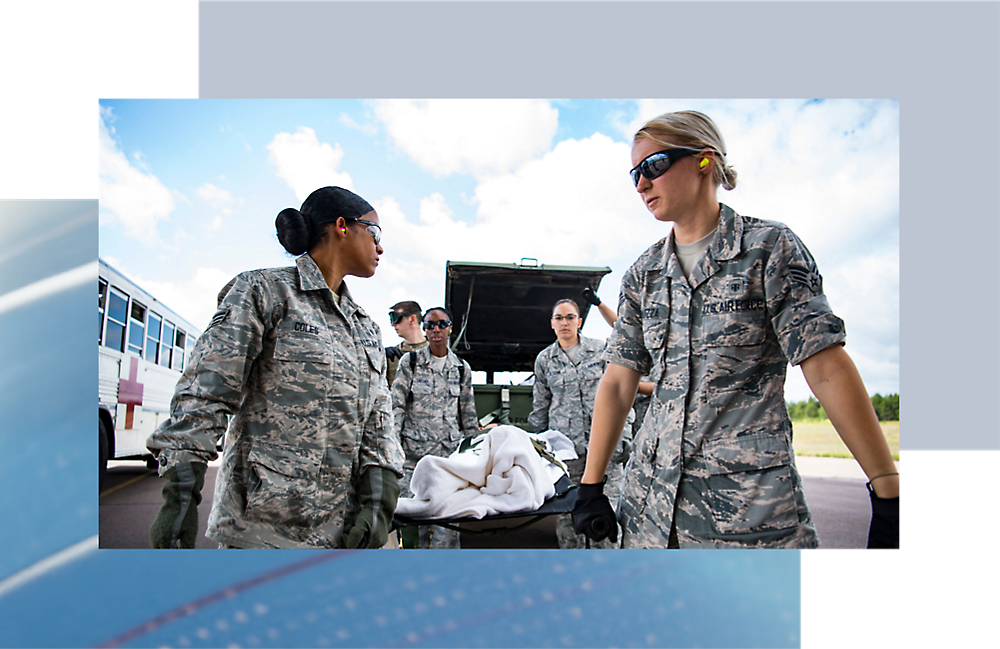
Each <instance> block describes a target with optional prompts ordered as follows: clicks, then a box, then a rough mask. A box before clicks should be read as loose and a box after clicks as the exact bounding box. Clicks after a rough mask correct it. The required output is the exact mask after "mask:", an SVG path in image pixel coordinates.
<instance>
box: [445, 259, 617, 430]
mask: <svg viewBox="0 0 1000 649" xmlns="http://www.w3.org/2000/svg"><path fill="white" fill-rule="evenodd" d="M610 272H611V269H610V268H608V267H606V266H605V267H588V266H548V265H545V264H539V263H538V260H536V259H522V260H521V262H520V263H518V264H488V263H481V262H466V261H449V262H448V263H447V267H446V274H445V292H444V295H445V307H446V308H447V309H448V310H449V311H451V313H452V317H453V318H454V324H453V325H452V333H451V340H450V344H451V349H452V351H454V352H455V353H456V354H457V355H458V356H459V357H461V358H463V359H464V360H466V361H467V362H468V363H469V365H470V366H471V367H472V370H473V371H480V372H486V384H485V385H484V384H475V385H473V390H474V392H475V399H476V413H477V414H478V415H479V418H480V423H481V424H482V425H486V424H488V423H491V422H497V423H509V424H513V425H515V426H518V427H520V428H523V429H525V430H527V431H529V432H533V431H532V430H531V426H530V425H529V424H528V415H529V414H531V393H532V386H531V385H497V384H494V382H493V381H494V377H495V373H496V372H533V371H534V369H535V357H536V356H538V353H539V352H540V351H542V350H543V349H545V348H546V347H548V346H549V345H551V344H552V343H553V342H555V340H556V336H555V332H553V331H552V327H551V325H550V317H551V315H552V306H553V305H554V304H555V303H556V302H558V301H559V300H561V299H563V298H569V299H572V300H574V301H576V303H577V304H579V305H580V315H581V317H582V318H583V320H584V322H586V318H587V314H588V313H589V312H590V307H591V305H590V303H588V302H587V301H585V300H584V299H583V297H582V295H581V294H582V292H583V289H585V288H587V287H590V288H591V289H592V290H593V291H594V292H595V293H596V292H597V289H598V287H599V286H600V284H601V279H602V278H603V277H604V276H605V275H607V274H608V273H610Z"/></svg>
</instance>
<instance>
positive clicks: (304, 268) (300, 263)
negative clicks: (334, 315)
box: [295, 253, 367, 317]
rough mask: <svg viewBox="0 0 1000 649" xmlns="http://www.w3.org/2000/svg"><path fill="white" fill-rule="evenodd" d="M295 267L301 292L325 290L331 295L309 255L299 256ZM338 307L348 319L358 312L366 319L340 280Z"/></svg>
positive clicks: (345, 283) (317, 267) (321, 273)
mask: <svg viewBox="0 0 1000 649" xmlns="http://www.w3.org/2000/svg"><path fill="white" fill-rule="evenodd" d="M295 266H296V267H297V268H298V270H299V289H301V290H303V291H323V290H326V291H330V292H331V293H333V290H332V289H331V288H330V286H329V285H328V284H327V283H326V278H325V277H323V272H322V271H321V270H320V269H319V266H317V265H316V261H315V260H313V258H312V257H310V256H309V253H306V254H304V255H300V256H299V257H298V258H297V259H296V260H295ZM339 306H340V311H341V312H342V313H343V314H344V315H345V316H347V317H350V316H351V315H352V314H354V312H355V311H359V312H360V313H361V315H363V316H365V317H367V314H366V313H365V312H364V311H363V310H362V309H361V307H360V306H358V304H357V303H356V302H355V301H354V296H352V295H351V290H350V289H349V288H347V282H346V281H345V280H341V282H340V304H339Z"/></svg>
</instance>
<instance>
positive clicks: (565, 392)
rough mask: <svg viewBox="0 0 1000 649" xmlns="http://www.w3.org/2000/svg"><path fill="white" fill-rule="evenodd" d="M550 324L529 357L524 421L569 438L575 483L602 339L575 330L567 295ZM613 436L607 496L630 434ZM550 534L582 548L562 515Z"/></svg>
mask: <svg viewBox="0 0 1000 649" xmlns="http://www.w3.org/2000/svg"><path fill="white" fill-rule="evenodd" d="M551 325H552V330H553V331H555V334H556V341H555V342H554V343H552V344H551V345H549V346H548V347H546V348H545V349H543V350H542V351H540V352H539V353H538V356H537V357H536V358H535V384H534V387H533V389H532V410H531V414H530V415H528V423H529V424H531V427H532V429H533V430H534V431H535V432H536V433H541V432H544V431H546V430H557V431H559V432H560V433H562V434H563V435H565V436H566V437H568V438H569V439H570V440H572V441H573V445H574V446H575V447H576V454H577V455H578V456H579V457H578V458H577V459H575V460H568V461H566V463H565V464H566V469H567V470H568V472H569V479H570V480H572V481H573V483H574V484H579V483H580V478H581V477H582V476H583V468H584V464H585V463H586V460H587V439H588V435H589V433H590V421H591V418H592V416H593V412H594V396H595V395H596V394H597V385H598V383H600V381H601V376H603V375H604V368H605V367H606V366H607V362H606V361H605V360H604V347H605V344H604V341H602V340H595V339H594V338H587V337H585V336H582V335H580V328H581V327H582V326H583V320H582V319H581V318H580V307H579V305H578V304H577V303H576V302H574V301H573V300H568V299H564V300H559V301H558V302H556V303H555V306H553V307H552V319H551ZM629 424H631V418H629ZM629 432H631V428H629ZM619 437H620V439H619V440H618V441H617V447H616V449H615V454H614V457H613V458H612V459H611V466H610V468H609V469H608V480H607V486H608V495H609V496H610V497H611V498H615V497H617V495H618V492H619V490H620V489H621V480H622V465H623V464H624V463H625V462H626V461H627V459H628V455H629V450H630V449H631V441H630V440H631V435H624V436H623V435H620V436H619ZM611 536H612V538H611V540H607V541H600V542H599V543H598V544H597V547H602V548H613V547H616V545H615V541H617V540H618V530H617V529H614V530H612V533H611ZM556 538H557V539H558V541H559V547H560V548H562V549H574V548H583V547H585V546H586V544H587V543H586V541H587V539H586V538H584V537H583V535H582V534H580V533H579V532H577V531H576V530H574V529H573V523H572V520H571V519H570V517H569V516H566V515H563V516H560V517H559V520H558V521H557V522H556Z"/></svg>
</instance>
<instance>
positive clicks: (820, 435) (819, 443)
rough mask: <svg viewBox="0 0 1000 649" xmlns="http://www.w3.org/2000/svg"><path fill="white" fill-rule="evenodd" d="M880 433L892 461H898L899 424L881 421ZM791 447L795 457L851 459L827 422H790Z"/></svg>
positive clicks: (848, 452) (835, 432)
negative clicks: (793, 449)
mask: <svg viewBox="0 0 1000 649" xmlns="http://www.w3.org/2000/svg"><path fill="white" fill-rule="evenodd" d="M879 424H880V425H881V426H882V433H883V434H884V435H885V441H886V442H888V444H889V450H890V451H892V459H894V460H897V461H898V460H899V422H898V421H881V422H879ZM792 446H793V447H794V448H795V454H796V455H810V456H814V457H847V458H849V457H853V456H852V455H851V453H850V451H848V450H847V447H846V446H844V443H843V442H842V441H840V436H839V435H837V431H836V430H834V429H833V425H832V424H831V423H830V422H829V421H823V422H820V421H794V422H792Z"/></svg>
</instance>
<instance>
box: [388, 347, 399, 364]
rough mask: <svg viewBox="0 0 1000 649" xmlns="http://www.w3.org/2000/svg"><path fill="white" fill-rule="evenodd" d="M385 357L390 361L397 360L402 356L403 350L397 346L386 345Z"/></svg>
mask: <svg viewBox="0 0 1000 649" xmlns="http://www.w3.org/2000/svg"><path fill="white" fill-rule="evenodd" d="M385 357H386V359H388V360H390V361H398V360H399V359H400V358H402V357H403V350H402V349H400V348H399V347H386V348H385Z"/></svg>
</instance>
